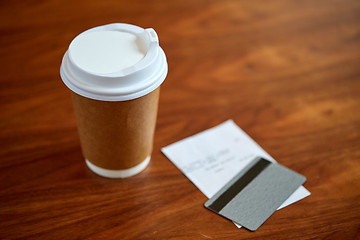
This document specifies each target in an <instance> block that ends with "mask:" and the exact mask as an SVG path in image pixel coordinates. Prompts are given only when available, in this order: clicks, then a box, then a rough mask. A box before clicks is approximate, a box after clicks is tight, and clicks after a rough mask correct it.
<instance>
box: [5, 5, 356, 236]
mask: <svg viewBox="0 0 360 240" xmlns="http://www.w3.org/2000/svg"><path fill="white" fill-rule="evenodd" d="M112 22H126V23H132V24H136V25H139V26H142V27H153V28H154V29H155V30H156V31H157V33H158V35H159V38H160V44H161V46H162V48H163V49H164V51H165V52H166V55H167V58H168V64H169V74H168V77H167V79H166V81H165V83H164V84H163V87H162V90H161V97H160V105H159V114H158V121H157V126H156V133H155V140H154V151H153V155H152V161H151V163H150V165H149V167H148V168H147V169H146V170H145V171H143V172H142V173H140V174H138V175H137V176H135V177H132V178H128V179H123V180H109V179H105V178H102V177H99V176H97V175H95V174H94V173H92V172H91V171H90V170H89V169H87V167H86V165H85V163H84V160H83V157H82V155H81V149H80V143H79V140H78V134H77V127H76V121H75V117H74V113H73V109H72V103H71V99H70V92H69V90H68V89H67V88H66V87H65V85H64V84H63V83H62V81H61V79H60V76H59V68H60V63H61V59H62V56H63V54H64V53H65V51H66V49H67V47H68V45H69V43H70V42H71V40H72V39H73V38H74V37H75V36H76V35H77V34H79V33H80V32H82V31H84V30H86V29H88V28H91V27H94V26H98V25H103V24H107V23H112ZM0 59H1V64H0V69H1V75H0V96H1V102H0V112H1V120H0V129H1V130H0V146H1V149H0V239H18V238H21V239H359V238H360V230H359V229H360V228H359V227H360V3H359V1H333V0H330V1H295V0H294V1H237V0H225V1H216V0H214V1H205V0H200V1H184V0H177V1H146V0H141V1H117V0H113V1H74V0H73V1H56V0H51V1H2V2H1V3H0ZM227 119H233V120H234V121H235V122H236V123H237V124H238V125H239V126H240V127H241V128H242V129H243V130H244V131H246V132H247V133H248V134H249V135H250V136H251V137H252V138H253V139H254V140H255V141H257V142H258V143H259V144H260V145H261V146H262V147H263V148H264V149H265V150H266V151H267V152H269V153H270V155H272V156H273V157H274V158H275V159H276V160H277V161H278V162H280V163H281V164H283V165H285V166H287V167H289V168H291V169H293V170H295V171H297V172H299V173H301V174H303V175H305V176H306V177H307V179H308V180H307V182H306V183H305V187H306V188H307V189H309V190H310V191H311V193H312V195H311V196H310V197H307V198H305V199H304V200H301V201H299V202H297V203H295V204H293V205H291V206H289V207H286V208H284V209H282V210H280V211H277V212H276V213H275V214H274V215H272V216H271V217H270V218H269V219H268V220H267V221H266V222H265V224H264V225H263V226H261V227H260V228H259V229H258V230H257V231H256V232H250V231H247V230H246V229H237V228H236V227H235V226H234V225H233V224H232V223H231V222H230V221H228V220H226V219H224V218H222V217H220V216H218V215H216V214H214V213H212V212H210V211H209V210H207V209H205V208H204V207H203V203H204V202H205V201H206V200H207V198H206V197H205V196H204V195H203V194H202V193H201V192H200V191H199V190H198V189H197V188H196V187H195V186H194V185H193V184H192V183H191V182H190V181H189V180H188V179H187V178H186V177H185V176H184V175H183V174H182V173H181V172H180V171H179V170H178V169H177V168H176V167H175V166H174V165H173V164H172V163H171V162H170V161H169V160H168V159H167V158H166V157H165V156H164V155H163V154H162V153H161V152H160V148H161V147H163V146H166V145H168V144H170V143H173V142H175V141H178V140H180V139H183V138H185V137H188V136H190V135H193V134H195V133H198V132H201V131H203V130H205V129H207V128H210V127H212V126H215V125H217V124H219V123H221V122H223V121H225V120H227Z"/></svg>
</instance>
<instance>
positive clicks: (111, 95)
mask: <svg viewBox="0 0 360 240" xmlns="http://www.w3.org/2000/svg"><path fill="white" fill-rule="evenodd" d="M60 75H61V78H62V80H63V82H64V83H65V85H66V86H67V87H68V88H70V89H71V90H72V91H73V92H75V93H77V94H79V95H82V96H84V97H87V98H92V99H96V100H104V101H125V100H130V99H135V98H138V97H141V96H144V95H146V94H148V93H150V92H152V91H153V90H155V89H156V88H157V87H159V86H160V85H161V83H162V82H163V81H164V80H165V77H166V75H167V62H166V57H165V54H164V52H163V50H162V49H161V48H160V46H159V40H158V37H157V35H156V32H155V31H154V30H153V29H151V28H149V29H143V28H140V27H137V26H134V25H130V24H123V23H114V24H109V25H104V26H100V27H95V28H92V29H89V30H87V31H85V32H83V33H81V34H79V35H78V36H77V37H76V38H75V39H74V40H73V41H72V42H71V44H70V46H69V49H68V50H67V52H66V53H65V55H64V57H63V60H62V64H61V68H60Z"/></svg>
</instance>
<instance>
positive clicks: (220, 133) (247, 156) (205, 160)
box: [161, 120, 310, 227]
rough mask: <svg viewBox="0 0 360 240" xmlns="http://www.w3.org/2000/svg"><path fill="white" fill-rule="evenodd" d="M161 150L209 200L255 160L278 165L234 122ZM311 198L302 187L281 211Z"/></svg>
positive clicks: (229, 121) (284, 204)
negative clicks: (260, 158)
mask: <svg viewBox="0 0 360 240" xmlns="http://www.w3.org/2000/svg"><path fill="white" fill-rule="evenodd" d="M161 151H162V152H163V153H164V154H165V155H166V157H167V158H169V159H170V161H171V162H173V163H174V164H175V166H176V167H177V168H179V169H180V171H181V172H183V173H184V174H185V176H186V177H188V178H189V179H190V181H192V182H193V183H194V184H195V185H196V186H197V187H198V188H199V189H200V191H201V192H203V193H204V194H205V195H206V197H208V198H211V197H213V196H214V195H215V194H216V193H217V192H218V191H219V190H220V189H221V188H222V187H223V186H224V185H225V184H226V183H228V182H229V181H230V180H231V179H232V178H233V177H234V176H235V175H236V174H237V173H239V172H240V171H241V170H242V169H243V168H244V167H245V166H246V165H247V164H249V163H250V162H251V161H252V160H253V159H254V158H255V157H263V158H265V159H268V160H270V161H272V162H275V160H274V159H273V158H272V157H271V156H270V155H269V154H268V153H266V152H265V151H264V150H263V149H262V148H261V147H260V146H259V145H258V144H257V143H256V142H255V141H254V140H252V139H251V138H250V137H249V136H248V135H247V134H246V133H245V132H244V131H243V130H241V128H239V127H238V126H237V125H236V124H235V123H234V122H233V121H232V120H228V121H225V122H224V123H222V124H220V125H218V126H216V127H213V128H210V129H208V130H205V131H203V132H201V133H198V134H196V135H193V136H191V137H188V138H185V139H183V140H181V141H178V142H176V143H173V144H171V145H169V146H166V147H164V148H162V149H161ZM309 195H310V192H309V191H308V190H307V189H306V188H304V187H303V186H300V187H299V188H298V189H297V190H296V191H295V192H294V193H293V194H292V195H291V196H290V197H289V198H288V199H287V200H286V201H285V202H284V203H283V204H282V205H281V206H280V207H279V208H278V209H280V208H283V207H285V206H288V205H289V204H291V203H294V202H296V201H298V200H300V199H303V198H305V197H307V196H309ZM237 226H238V227H240V226H239V225H237Z"/></svg>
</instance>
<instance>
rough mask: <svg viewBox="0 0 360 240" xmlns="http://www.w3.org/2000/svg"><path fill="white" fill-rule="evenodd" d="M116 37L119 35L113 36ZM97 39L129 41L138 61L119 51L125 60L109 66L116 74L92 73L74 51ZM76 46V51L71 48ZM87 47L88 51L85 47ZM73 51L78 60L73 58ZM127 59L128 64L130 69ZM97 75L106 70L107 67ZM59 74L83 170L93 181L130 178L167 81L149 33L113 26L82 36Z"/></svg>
mask: <svg viewBox="0 0 360 240" xmlns="http://www.w3.org/2000/svg"><path fill="white" fill-rule="evenodd" d="M111 31H114V32H115V33H114V34H113V33H111ZM117 32H122V33H125V34H123V35H120V34H118V35H116V34H117ZM103 33H104V34H105V35H106V34H107V35H109V36H110V37H112V35H114V36H116V39H117V38H120V41H119V42H120V43H121V41H122V39H121V37H122V36H125V37H126V38H127V41H128V40H129V39H130V40H129V41H128V42H129V44H130V45H129V48H132V47H133V45H134V44H135V43H138V42H141V44H142V52H143V54H144V56H141V53H140V54H138V53H137V52H134V53H136V54H137V55H138V56H135V58H132V56H131V54H132V52H131V51H130V50H128V49H121V47H120V51H119V52H120V53H121V51H125V52H127V53H126V54H128V55H127V56H126V57H125V59H120V58H121V56H120V57H119V56H115V60H120V62H119V64H120V65H121V64H123V65H122V67H120V68H119V69H116V68H117V64H113V66H112V67H113V69H110V70H115V71H111V72H106V71H107V70H106V71H102V72H101V71H93V69H92V66H91V64H92V63H91V61H89V60H88V59H85V60H84V61H87V62H85V63H86V64H88V66H86V65H84V64H83V63H81V61H82V60H81V58H82V57H83V56H81V54H82V52H81V51H82V48H83V47H82V46H81V45H80V46H79V42H80V43H81V41H83V39H85V38H87V37H88V36H87V35H86V34H91V36H90V35H89V36H90V37H89V39H90V40H91V41H93V39H95V40H97V42H96V44H101V43H99V41H101V40H102V34H103ZM132 35H133V36H132ZM78 38H83V39H80V40H78ZM91 38H93V39H91ZM116 39H115V40H116ZM134 39H135V40H134ZM105 40H106V41H107V39H106V38H105ZM133 40H134V41H133ZM86 41H87V39H86ZM111 41H113V40H111ZM76 44H78V46H75V47H74V45H76ZM115 44H117V42H116V41H115ZM125 44H126V43H125ZM131 44H132V45H131ZM89 46H90V47H93V46H91V42H90V45H89ZM76 47H77V48H78V49H76ZM95 47H96V45H95ZM106 47H108V46H105V48H106ZM115 47H116V46H115ZM79 49H80V50H81V51H80V56H76V55H75V54H78V55H79ZM84 49H85V50H86V46H85V48H84ZM105 50H106V49H105ZM76 51H78V52H76ZM84 54H85V55H86V51H85V52H84ZM101 54H102V53H101V52H100V55H99V56H100V57H104V56H102V55H101ZM90 57H93V56H90ZM105 57H106V56H105ZM117 57H119V59H116V58H117ZM136 57H137V58H138V59H136ZM77 59H80V60H77ZM127 59H130V60H129V61H130V63H129V61H127ZM131 59H132V60H131ZM96 60H98V59H95V61H96ZM123 60H126V61H123ZM77 61H79V62H77ZM105 61H107V59H105ZM121 61H123V63H122V62H121ZM131 61H133V63H132V62H131ZM81 64H83V65H81ZM109 64H110V65H111V64H112V62H110V63H109ZM84 66H85V67H84ZM89 66H90V67H89ZM110 68H111V66H110ZM94 69H96V66H95V67H94ZM103 69H107V66H106V65H105V66H104V68H103ZM101 70H102V69H101ZM60 74H61V78H62V80H63V82H64V83H65V85H66V86H67V87H68V88H69V89H71V96H72V101H73V105H74V111H75V115H76V118H77V123H78V130H79V135H80V142H81V148H82V153H83V155H84V157H85V159H86V164H87V166H88V167H89V168H90V169H91V170H92V171H93V172H95V173H97V174H98V175H101V176H104V177H109V178H125V177H130V176H132V175H135V174H137V173H139V172H141V171H142V170H143V169H145V168H146V166H147V165H148V163H149V161H150V156H151V152H152V146H153V136H154V131H155V124H156V116H157V108H158V99H159V92H160V85H161V83H162V82H163V81H164V79H165V77H166V75H167V62H166V57H165V54H164V52H163V51H162V49H161V48H160V46H159V44H158V38H157V35H156V33H155V31H154V30H153V29H143V28H140V27H137V26H134V25H129V24H119V23H117V24H109V25H105V26H100V27H96V28H92V29H90V30H87V31H85V32H83V33H82V34H80V35H78V36H77V37H76V38H75V39H74V40H73V42H72V43H71V44H70V47H69V49H68V50H67V52H66V53H65V55H64V58H63V61H62V64H61V68H60Z"/></svg>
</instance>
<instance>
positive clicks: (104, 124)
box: [72, 88, 160, 177]
mask: <svg viewBox="0 0 360 240" xmlns="http://www.w3.org/2000/svg"><path fill="white" fill-rule="evenodd" d="M159 91H160V89H159V88H157V89H156V90H154V91H153V92H151V93H149V94H147V95H145V96H142V97H140V98H136V99H133V100H128V101H118V102H114V101H112V102H108V101H99V100H94V99H90V98H86V97H83V96H80V95H78V94H76V93H74V92H72V100H73V104H74V110H75V115H76V118H77V122H78V129H79V134H80V141H81V146H82V152H83V155H84V157H85V158H86V160H87V162H88V166H89V167H90V168H92V170H93V171H95V172H97V173H98V174H100V175H103V176H107V177H111V176H113V177H128V176H131V175H133V174H136V173H137V172H139V171H141V170H142V169H143V168H145V167H146V165H147V163H148V160H150V155H151V152H152V146H153V136H154V130H155V123H156V115H157V107H158V99H159ZM143 162H145V163H144V164H143V165H144V166H142V165H141V164H142V163H143ZM89 163H90V164H89ZM139 165H140V166H139ZM93 166H95V167H97V168H94V167H93ZM137 166H139V167H140V169H137V168H136V167H137ZM101 169H103V170H101ZM119 170H120V171H119Z"/></svg>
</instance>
